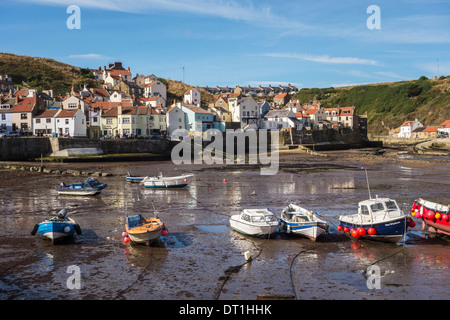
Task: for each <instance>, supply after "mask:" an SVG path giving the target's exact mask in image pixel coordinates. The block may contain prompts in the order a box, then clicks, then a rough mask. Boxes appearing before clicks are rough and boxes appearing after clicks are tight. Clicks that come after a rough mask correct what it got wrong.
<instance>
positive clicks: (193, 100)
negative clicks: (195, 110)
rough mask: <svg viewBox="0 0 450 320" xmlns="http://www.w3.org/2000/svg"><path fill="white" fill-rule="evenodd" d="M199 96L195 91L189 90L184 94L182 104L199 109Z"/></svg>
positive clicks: (194, 89)
mask: <svg viewBox="0 0 450 320" xmlns="http://www.w3.org/2000/svg"><path fill="white" fill-rule="evenodd" d="M200 101H201V96H200V92H199V91H198V90H197V89H196V88H193V89H189V90H187V91H186V92H185V93H184V103H186V104H194V105H196V106H198V107H200Z"/></svg>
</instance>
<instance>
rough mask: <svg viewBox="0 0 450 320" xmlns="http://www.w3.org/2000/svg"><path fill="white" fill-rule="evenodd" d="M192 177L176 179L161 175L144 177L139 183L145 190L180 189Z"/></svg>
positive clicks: (184, 176)
mask: <svg viewBox="0 0 450 320" xmlns="http://www.w3.org/2000/svg"><path fill="white" fill-rule="evenodd" d="M192 177H193V175H192V174H185V175H181V176H176V177H164V176H163V175H162V174H161V175H159V176H157V177H146V178H145V179H144V180H142V182H141V183H143V184H144V186H145V187H146V188H182V187H185V186H187V185H188V184H189V182H190V181H191V179H192Z"/></svg>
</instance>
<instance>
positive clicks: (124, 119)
mask: <svg viewBox="0 0 450 320" xmlns="http://www.w3.org/2000/svg"><path fill="white" fill-rule="evenodd" d="M122 123H123V124H129V123H130V118H122Z"/></svg>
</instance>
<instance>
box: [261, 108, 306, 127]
mask: <svg viewBox="0 0 450 320" xmlns="http://www.w3.org/2000/svg"><path fill="white" fill-rule="evenodd" d="M261 128H262V129H284V128H295V129H297V130H302V128H303V125H302V122H301V121H299V120H298V119H297V117H296V116H295V113H294V112H293V111H292V110H270V111H269V112H268V113H267V114H266V115H265V116H264V120H263V121H262V122H261Z"/></svg>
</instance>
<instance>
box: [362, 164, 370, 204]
mask: <svg viewBox="0 0 450 320" xmlns="http://www.w3.org/2000/svg"><path fill="white" fill-rule="evenodd" d="M361 169H364V171H365V172H366V181H367V190H369V199H372V195H371V194H370V186H369V176H368V175H367V169H366V168H361Z"/></svg>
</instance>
